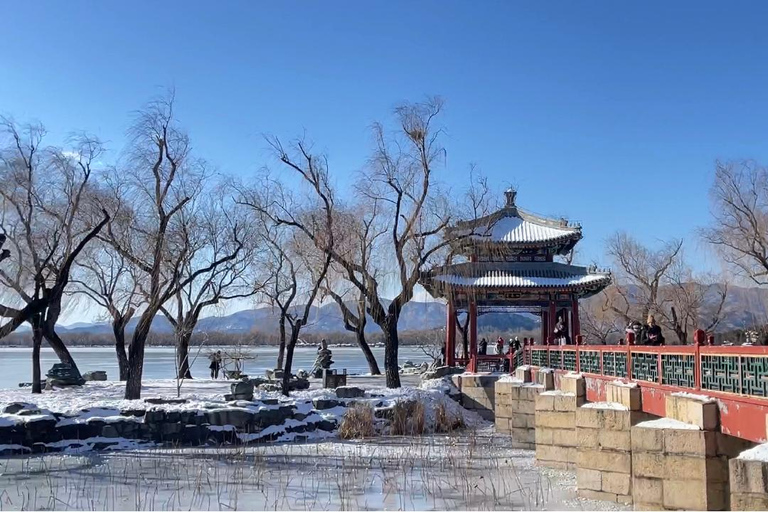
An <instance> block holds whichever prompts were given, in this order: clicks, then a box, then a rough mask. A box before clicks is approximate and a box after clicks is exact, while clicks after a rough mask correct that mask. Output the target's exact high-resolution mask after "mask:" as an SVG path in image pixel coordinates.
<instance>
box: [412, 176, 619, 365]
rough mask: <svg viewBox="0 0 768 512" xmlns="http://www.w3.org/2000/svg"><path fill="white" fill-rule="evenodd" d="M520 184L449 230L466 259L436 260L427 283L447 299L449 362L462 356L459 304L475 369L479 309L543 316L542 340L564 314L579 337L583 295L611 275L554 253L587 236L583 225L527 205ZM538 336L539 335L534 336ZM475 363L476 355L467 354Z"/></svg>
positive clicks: (549, 335)
mask: <svg viewBox="0 0 768 512" xmlns="http://www.w3.org/2000/svg"><path fill="white" fill-rule="evenodd" d="M516 195H517V192H516V191H515V190H512V189H510V190H507V191H506V192H505V196H506V204H505V205H504V207H503V208H502V209H500V210H498V211H496V212H494V213H492V214H490V215H488V216H485V217H482V218H479V219H476V220H473V221H470V222H459V223H457V225H455V226H452V227H451V228H449V229H448V230H447V232H446V237H447V238H450V239H451V240H453V242H452V243H451V249H452V253H453V254H454V255H456V256H460V257H463V258H462V259H464V260H465V261H462V262H459V263H454V264H450V265H445V266H438V267H434V268H432V269H431V270H429V271H427V272H425V274H424V275H423V276H422V279H421V281H420V282H421V284H422V285H423V286H424V287H425V288H426V289H427V291H428V292H429V293H430V294H431V295H432V296H433V297H436V298H437V297H442V298H445V299H447V301H448V308H447V309H448V312H447V326H446V327H447V328H446V351H445V353H446V364H448V365H449V366H453V365H455V364H456V362H457V361H456V356H455V350H456V349H455V347H456V312H457V311H466V312H467V314H468V315H469V326H468V327H469V333H468V334H469V354H470V357H471V359H472V361H474V362H475V363H474V364H471V365H470V366H474V367H471V368H470V370H473V371H476V357H475V356H476V354H477V317H478V315H479V314H483V313H489V312H498V311H515V312H528V313H532V314H535V315H538V316H539V317H541V341H542V343H553V342H554V333H555V326H556V323H557V320H558V319H560V320H561V322H562V323H561V325H562V326H563V327H565V332H567V333H568V334H569V336H568V337H567V338H566V339H568V340H569V341H570V342H575V340H576V339H577V336H579V334H580V330H579V299H581V298H584V297H589V296H591V295H593V294H595V293H597V292H599V291H600V290H602V289H603V288H605V287H606V286H608V285H609V284H610V282H611V275H610V273H609V272H599V271H597V270H596V269H594V268H586V267H578V266H574V265H568V264H565V263H558V262H555V261H554V257H555V256H564V255H567V254H568V253H569V252H570V251H571V250H572V249H573V248H574V246H575V245H576V243H577V242H578V241H579V240H581V238H582V234H581V226H580V225H579V224H570V223H568V221H566V220H565V219H561V220H555V219H548V218H544V217H539V216H536V215H532V214H530V213H527V212H525V211H523V210H521V209H519V208H518V207H517V205H516V204H515V198H516ZM532 341H533V340H532ZM462 362H465V363H471V362H470V361H462Z"/></svg>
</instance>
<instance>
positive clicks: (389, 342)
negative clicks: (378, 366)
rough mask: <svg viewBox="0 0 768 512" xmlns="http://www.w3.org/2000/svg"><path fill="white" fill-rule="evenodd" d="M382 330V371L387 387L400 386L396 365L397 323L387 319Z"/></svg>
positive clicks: (398, 341)
mask: <svg viewBox="0 0 768 512" xmlns="http://www.w3.org/2000/svg"><path fill="white" fill-rule="evenodd" d="M383 331H384V371H385V372H386V377H387V387H388V388H399V387H400V368H399V366H398V358H397V349H398V346H399V344H400V340H399V339H398V336H397V323H396V322H393V321H392V320H391V319H388V320H387V324H386V328H385V329H383Z"/></svg>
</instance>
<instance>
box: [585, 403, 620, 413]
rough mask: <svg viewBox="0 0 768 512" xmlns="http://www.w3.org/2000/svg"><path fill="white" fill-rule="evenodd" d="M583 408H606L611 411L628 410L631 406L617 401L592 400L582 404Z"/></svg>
mask: <svg viewBox="0 0 768 512" xmlns="http://www.w3.org/2000/svg"><path fill="white" fill-rule="evenodd" d="M581 407H582V408H583V409H605V410H611V411H628V410H629V407H627V406H626V405H621V404H618V403H616V402H591V403H588V404H584V405H582V406H581Z"/></svg>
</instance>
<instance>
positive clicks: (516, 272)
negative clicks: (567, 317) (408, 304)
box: [425, 262, 611, 291]
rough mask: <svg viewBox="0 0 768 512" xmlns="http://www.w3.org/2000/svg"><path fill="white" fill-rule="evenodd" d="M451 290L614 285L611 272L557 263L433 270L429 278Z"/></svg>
mask: <svg viewBox="0 0 768 512" xmlns="http://www.w3.org/2000/svg"><path fill="white" fill-rule="evenodd" d="M425 277H426V281H427V282H429V281H431V282H432V283H433V284H434V285H436V286H440V285H444V286H448V287H450V288H514V289H555V290H562V291H576V290H591V291H599V290H602V289H603V288H605V287H606V286H608V285H609V284H610V282H611V274H610V273H609V272H602V271H597V270H595V269H589V268H586V267H578V266H573V265H566V264H563V263H554V262H529V263H519V262H515V263H469V262H466V263H458V264H454V265H447V266H444V267H437V268H433V269H432V270H430V271H429V272H428V275H427V276H425Z"/></svg>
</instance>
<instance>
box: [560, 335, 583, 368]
mask: <svg viewBox="0 0 768 512" xmlns="http://www.w3.org/2000/svg"><path fill="white" fill-rule="evenodd" d="M579 338H581V336H576V338H575V339H574V340H573V341H574V343H576V373H581V356H580V355H579V354H580V352H579V345H581V343H579ZM563 358H565V354H563Z"/></svg>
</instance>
